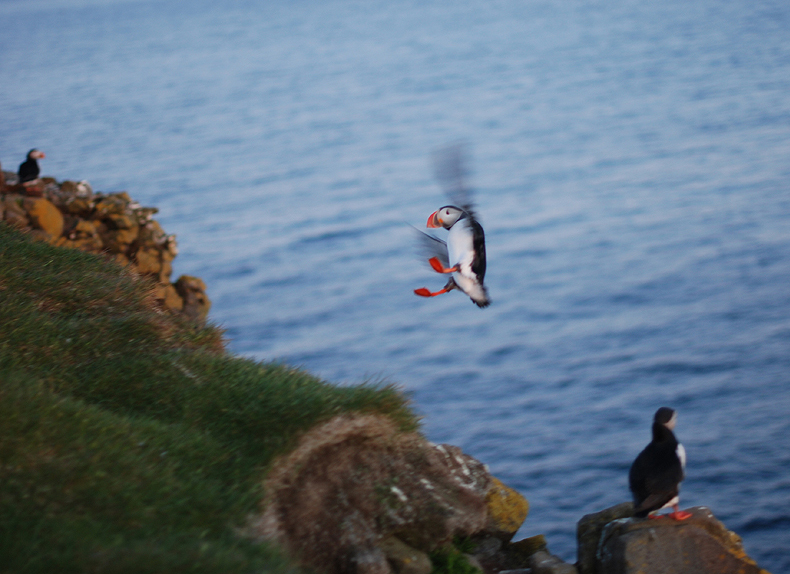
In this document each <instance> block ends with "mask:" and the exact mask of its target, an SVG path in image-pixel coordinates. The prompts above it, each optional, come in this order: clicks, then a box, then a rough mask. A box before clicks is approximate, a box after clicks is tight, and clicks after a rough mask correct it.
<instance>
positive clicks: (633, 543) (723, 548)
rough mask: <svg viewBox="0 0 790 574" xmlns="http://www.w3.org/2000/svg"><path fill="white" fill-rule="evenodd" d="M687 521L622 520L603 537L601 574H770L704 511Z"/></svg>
mask: <svg viewBox="0 0 790 574" xmlns="http://www.w3.org/2000/svg"><path fill="white" fill-rule="evenodd" d="M689 511H690V512H691V514H692V517H691V518H689V519H687V520H682V521H679V520H673V519H671V518H667V517H662V518H658V519H647V518H644V519H619V520H615V521H613V522H610V523H609V524H608V525H607V526H606V527H605V528H604V529H603V532H602V533H601V540H600V542H599V550H598V560H597V564H596V572H597V573H598V574H637V573H638V574H664V573H666V572H672V573H673V574H767V573H766V572H765V570H762V569H760V568H759V567H758V566H757V564H755V562H754V561H753V560H752V559H751V558H749V556H747V555H746V553H745V552H744V550H743V546H742V545H741V539H740V537H738V535H737V534H735V533H733V532H730V531H729V530H727V528H726V527H725V526H724V525H723V524H722V523H721V522H719V521H718V520H717V519H716V518H715V517H714V516H713V514H712V513H711V511H710V510H709V509H707V508H704V507H696V508H692V509H689Z"/></svg>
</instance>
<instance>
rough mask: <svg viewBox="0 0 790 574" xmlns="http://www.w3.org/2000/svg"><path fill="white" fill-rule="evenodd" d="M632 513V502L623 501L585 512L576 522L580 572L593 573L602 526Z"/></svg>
mask: <svg viewBox="0 0 790 574" xmlns="http://www.w3.org/2000/svg"><path fill="white" fill-rule="evenodd" d="M633 514H634V504H633V503H632V502H623V503H621V504H617V505H615V506H612V507H609V508H607V509H605V510H601V511H600V512H594V513H592V514H586V515H584V516H583V517H582V519H581V520H579V522H578V523H577V524H576V548H577V558H578V559H577V562H576V567H577V568H578V569H579V572H580V573H581V574H595V565H596V560H597V559H596V556H597V553H598V542H599V541H600V540H601V532H602V531H603V529H604V527H605V526H606V525H607V524H609V523H610V522H612V521H613V520H618V519H620V518H630V517H631V516H633Z"/></svg>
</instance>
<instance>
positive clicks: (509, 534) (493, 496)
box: [486, 477, 529, 542]
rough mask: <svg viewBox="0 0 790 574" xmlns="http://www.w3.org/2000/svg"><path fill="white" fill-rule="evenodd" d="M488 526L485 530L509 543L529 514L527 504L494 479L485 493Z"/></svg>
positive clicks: (510, 489)
mask: <svg viewBox="0 0 790 574" xmlns="http://www.w3.org/2000/svg"><path fill="white" fill-rule="evenodd" d="M486 505H487V507H488V524H487V526H486V530H487V531H488V532H489V533H491V534H493V535H494V536H496V537H497V538H500V539H501V540H503V541H504V542H510V540H511V539H512V538H513V535H514V534H515V533H516V531H517V530H518V529H519V528H520V527H521V525H522V524H523V523H524V520H525V519H526V518H527V514H528V513H529V502H527V499H526V498H524V497H523V496H521V494H519V493H518V492H516V491H515V490H513V489H512V488H510V487H509V486H506V485H504V484H502V482H501V481H500V480H499V479H497V478H496V477H492V479H491V488H489V490H488V493H486Z"/></svg>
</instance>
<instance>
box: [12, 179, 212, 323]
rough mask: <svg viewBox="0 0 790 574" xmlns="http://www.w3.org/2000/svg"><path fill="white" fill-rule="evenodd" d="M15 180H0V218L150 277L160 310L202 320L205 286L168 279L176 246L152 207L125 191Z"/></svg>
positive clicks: (193, 279)
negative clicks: (24, 182) (23, 182)
mask: <svg viewBox="0 0 790 574" xmlns="http://www.w3.org/2000/svg"><path fill="white" fill-rule="evenodd" d="M17 181H18V178H17V176H16V174H15V173H11V172H3V174H2V178H0V182H2V183H0V220H2V221H5V222H6V223H8V224H9V225H12V226H14V227H16V228H18V229H21V230H23V231H26V232H28V233H30V234H31V235H32V236H34V237H36V238H37V239H40V240H42V241H47V242H49V243H51V244H53V245H56V246H59V247H68V248H72V249H80V250H82V251H88V252H91V253H98V254H104V255H106V256H107V257H110V258H112V259H114V260H115V261H117V262H118V263H120V264H122V265H126V266H128V267H129V268H130V269H132V270H133V271H135V272H136V273H137V274H138V275H139V276H140V277H144V278H148V279H150V280H151V282H152V290H153V297H154V298H155V300H156V301H157V302H158V304H159V305H160V306H161V307H162V308H163V309H168V310H170V311H172V312H174V313H180V314H183V315H184V316H186V317H188V318H189V319H192V320H194V321H196V322H202V321H204V320H205V319H206V316H207V315H208V311H209V308H210V307H211V301H210V300H209V298H208V296H207V295H206V285H205V283H203V281H201V280H200V279H198V278H196V277H190V276H182V277H180V278H179V279H178V280H177V281H175V282H171V280H170V275H171V273H172V271H173V260H174V259H175V257H176V255H177V254H178V248H177V245H176V239H175V236H174V235H168V234H166V233H165V231H164V230H163V229H162V227H161V226H160V225H159V223H158V222H157V221H156V220H155V219H153V215H154V214H156V213H157V211H158V210H157V209H156V208H153V207H143V206H141V205H140V204H139V203H137V202H135V201H133V200H132V199H131V197H129V194H128V193H126V192H125V191H122V192H117V193H94V192H93V189H92V188H91V186H90V185H89V184H88V183H87V182H85V181H82V182H74V181H63V182H61V183H58V182H57V181H56V180H55V179H53V178H51V177H44V178H40V179H38V180H35V181H34V182H31V183H30V184H26V185H21V184H18V183H17Z"/></svg>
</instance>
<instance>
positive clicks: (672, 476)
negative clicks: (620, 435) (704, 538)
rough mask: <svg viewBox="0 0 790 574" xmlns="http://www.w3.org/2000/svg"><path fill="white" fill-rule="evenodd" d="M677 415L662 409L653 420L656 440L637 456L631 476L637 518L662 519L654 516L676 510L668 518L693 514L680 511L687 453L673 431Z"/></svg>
mask: <svg viewBox="0 0 790 574" xmlns="http://www.w3.org/2000/svg"><path fill="white" fill-rule="evenodd" d="M676 420H677V413H676V412H675V411H674V410H673V409H670V408H669V407H661V408H660V409H658V410H657V411H656V414H655V416H654V417H653V440H651V441H650V444H648V445H647V446H646V447H645V448H644V450H643V451H642V452H640V453H639V456H637V457H636V460H634V463H633V464H632V465H631V470H630V471H629V473H628V486H629V488H630V489H631V493H632V494H633V497H634V516H636V517H640V518H644V517H645V516H648V517H650V518H658V516H654V515H653V514H654V513H656V512H658V511H659V510H662V509H664V508H669V507H670V506H671V507H672V508H673V510H674V512H672V513H670V514H668V515H667V516H668V517H670V518H673V519H675V520H685V519H687V518H689V517H690V516H691V514H690V513H688V512H684V511H681V510H679V509H678V504H679V501H680V500H679V493H680V483H681V482H682V481H683V479H684V478H685V472H684V471H685V467H686V450H685V449H684V448H683V445H682V444H680V443H679V442H678V440H677V438H675V433H674V432H672V431H673V429H674V428H675V422H676Z"/></svg>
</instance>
